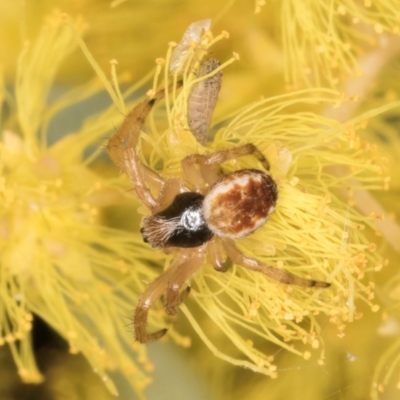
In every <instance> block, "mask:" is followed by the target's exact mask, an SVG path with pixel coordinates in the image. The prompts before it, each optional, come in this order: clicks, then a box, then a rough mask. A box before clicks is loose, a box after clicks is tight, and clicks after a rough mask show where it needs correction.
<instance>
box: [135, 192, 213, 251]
mask: <svg viewBox="0 0 400 400" xmlns="http://www.w3.org/2000/svg"><path fill="white" fill-rule="evenodd" d="M203 200H204V196H202V195H201V194H199V193H193V192H185V193H180V194H178V195H177V196H176V197H175V199H174V201H173V202H172V204H171V205H170V206H169V207H167V208H166V209H165V210H163V211H161V212H159V213H157V214H154V215H152V216H150V217H146V218H145V219H144V220H143V227H142V229H141V230H140V232H141V233H142V236H143V240H144V241H145V242H147V243H150V244H151V246H152V247H153V248H155V249H162V248H164V247H183V248H191V247H198V246H201V245H202V244H204V243H205V242H207V241H209V240H210V239H211V237H212V236H213V233H212V231H211V230H210V229H209V228H208V226H207V223H206V221H205V219H204V215H203V207H202V204H203Z"/></svg>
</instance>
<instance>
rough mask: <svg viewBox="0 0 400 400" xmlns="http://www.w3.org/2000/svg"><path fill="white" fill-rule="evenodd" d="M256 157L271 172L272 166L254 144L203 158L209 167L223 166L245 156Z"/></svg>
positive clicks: (216, 152)
mask: <svg viewBox="0 0 400 400" xmlns="http://www.w3.org/2000/svg"><path fill="white" fill-rule="evenodd" d="M249 155H252V156H254V157H255V158H256V159H257V160H258V161H259V162H260V163H261V164H262V166H263V167H264V168H265V169H266V170H267V171H269V169H270V165H269V162H268V160H267V159H266V158H265V157H264V155H263V154H262V153H261V151H260V150H259V149H258V148H257V147H256V146H255V145H254V144H252V143H247V144H245V145H243V146H237V147H233V148H231V149H227V150H221V151H215V152H214V153H211V154H207V155H204V156H202V157H203V158H204V162H205V163H206V164H207V165H212V164H221V163H223V162H225V161H228V160H232V159H234V158H238V157H243V156H249Z"/></svg>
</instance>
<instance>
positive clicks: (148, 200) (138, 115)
mask: <svg viewBox="0 0 400 400" xmlns="http://www.w3.org/2000/svg"><path fill="white" fill-rule="evenodd" d="M164 92H165V91H164V90H160V91H159V92H157V93H156V94H155V96H154V97H153V98H152V99H149V100H146V101H144V102H142V103H140V104H138V105H137V106H136V107H135V108H134V109H133V110H132V111H131V112H130V113H129V114H128V115H127V116H126V118H125V120H124V121H123V123H122V125H121V126H120V128H119V129H117V131H116V132H115V133H114V135H113V136H111V138H110V139H109V140H108V142H107V146H106V147H107V151H108V154H109V155H110V158H111V159H112V160H113V162H114V163H115V165H117V166H118V167H120V168H121V169H122V170H123V171H125V172H127V174H128V176H129V179H130V181H131V182H132V184H133V185H134V189H135V192H136V194H137V196H138V198H139V199H140V200H141V202H142V203H143V204H144V205H145V206H146V207H148V208H149V209H150V210H153V209H155V208H156V207H157V206H158V205H159V200H156V199H155V198H154V196H153V194H152V193H151V191H150V189H149V188H148V186H147V184H146V182H147V181H151V182H156V184H158V185H159V186H161V187H162V188H163V187H164V186H165V181H164V180H163V178H161V176H160V175H158V174H157V173H156V172H155V171H151V170H149V168H147V167H145V166H144V165H143V164H142V161H141V159H140V156H139V153H138V150H137V145H138V141H139V136H140V132H141V129H142V127H143V124H144V122H145V120H146V118H147V116H148V114H149V113H150V111H151V109H152V108H153V105H154V103H155V101H156V100H157V99H160V98H162V97H163V96H164Z"/></svg>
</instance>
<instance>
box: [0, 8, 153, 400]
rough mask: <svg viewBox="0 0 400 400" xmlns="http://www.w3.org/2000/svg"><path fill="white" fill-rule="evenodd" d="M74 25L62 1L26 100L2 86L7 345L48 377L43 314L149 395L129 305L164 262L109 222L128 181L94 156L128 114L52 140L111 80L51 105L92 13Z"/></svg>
mask: <svg viewBox="0 0 400 400" xmlns="http://www.w3.org/2000/svg"><path fill="white" fill-rule="evenodd" d="M69 24H70V26H67V25H66V17H65V16H64V15H62V14H60V13H59V12H55V13H53V14H52V15H50V16H49V17H48V18H47V20H46V22H45V24H44V25H43V28H42V30H41V32H40V34H39V36H38V38H37V39H36V41H35V42H34V43H25V46H24V49H23V51H22V53H21V55H20V57H19V60H18V70H17V76H16V81H15V104H14V103H13V99H12V96H11V94H10V93H9V92H7V91H6V89H5V86H4V85H3V86H2V91H1V93H2V99H3V109H4V107H6V109H7V107H8V110H9V113H8V114H7V113H6V115H5V116H4V117H3V120H2V127H1V142H0V196H1V203H0V210H1V211H0V270H1V280H0V285H1V288H0V296H1V307H2V312H1V316H0V326H1V336H0V344H2V345H4V344H7V345H8V346H9V347H10V349H11V352H12V355H13V358H14V361H15V363H16V365H17V368H18V373H19V375H20V377H21V379H22V380H23V381H24V382H27V383H38V382H41V381H42V380H43V376H42V375H41V373H40V372H39V370H38V368H37V365H36V362H35V357H34V354H33V349H32V339H31V331H32V323H34V321H33V320H34V315H37V316H39V317H40V318H42V319H43V320H44V321H45V322H46V323H47V324H48V325H49V326H51V327H52V328H53V329H54V330H55V331H56V332H58V334H59V335H61V336H62V337H63V338H64V339H65V340H66V341H67V342H68V345H69V351H70V352H71V353H72V354H76V353H82V354H83V355H84V356H85V357H86V358H87V360H88V362H89V363H90V364H91V366H92V368H93V369H94V370H95V371H96V372H97V373H98V374H99V376H100V377H101V379H102V380H103V381H104V382H105V384H106V385H107V387H108V388H109V389H110V391H111V392H112V393H114V394H116V393H117V390H116V388H115V386H114V384H113V382H112V380H111V379H110V378H109V376H108V374H109V371H113V370H115V369H118V370H119V371H121V372H122V373H123V374H124V375H125V376H126V378H127V379H128V381H129V383H130V385H131V386H132V388H133V389H134V390H136V391H137V392H138V394H139V395H140V396H141V394H140V393H141V390H142V389H143V387H144V386H145V385H146V384H147V383H148V382H149V377H148V376H147V374H146V373H145V372H144V371H145V370H147V371H149V370H151V368H152V367H151V364H150V363H149V361H148V360H147V358H146V355H145V352H144V351H145V350H144V349H143V348H141V347H138V346H133V348H132V346H131V344H132V337H131V334H130V333H129V331H127V329H126V320H125V317H124V316H126V317H128V316H129V315H130V313H131V310H132V308H133V305H134V304H136V302H137V295H138V293H140V291H141V290H143V286H144V282H143V281H148V280H150V279H152V278H154V272H152V271H151V269H150V268H149V266H148V265H147V263H144V262H143V259H145V258H146V255H145V253H146V251H147V249H146V247H145V245H144V244H143V242H142V240H140V239H139V237H138V235H136V236H134V237H130V236H129V235H126V234H125V233H124V232H122V231H119V230H116V229H113V228H110V227H107V226H106V225H105V224H104V223H103V222H102V217H101V210H102V208H104V207H105V206H109V205H112V204H117V203H121V200H122V199H123V198H124V194H123V191H124V190H125V186H123V187H122V185H121V182H120V180H119V178H118V177H112V178H107V176H105V177H104V176H103V175H104V174H100V173H98V172H96V171H95V170H94V169H93V168H91V166H90V164H91V163H92V161H93V160H94V159H95V158H96V157H97V156H98V155H99V153H100V152H101V151H102V148H101V147H99V143H100V140H101V138H102V137H104V135H105V133H108V132H110V129H112V127H113V122H115V121H116V120H117V121H118V120H119V119H121V116H120V115H119V114H118V113H117V112H116V111H115V110H114V109H109V110H106V111H105V112H103V113H101V114H100V115H98V116H97V118H95V120H92V121H91V122H86V123H85V124H83V126H82V127H81V128H79V129H78V130H77V131H76V132H74V133H72V132H70V133H68V134H67V135H66V136H65V137H63V138H62V139H59V140H58V141H56V142H55V143H54V144H51V145H49V144H48V143H47V141H48V139H49V138H48V135H49V126H51V124H52V123H56V121H57V119H56V115H57V113H59V112H61V111H65V110H66V109H68V108H69V107H70V106H72V105H74V104H78V103H79V102H82V101H84V100H86V99H88V98H90V97H91V96H93V95H95V94H96V93H98V92H99V91H101V90H102V85H101V84H100V83H99V82H98V81H97V80H96V81H91V82H88V83H86V84H84V85H82V86H80V87H79V88H75V89H73V90H71V91H69V92H66V93H65V94H64V95H62V96H61V97H60V98H58V99H57V100H56V101H55V102H54V103H53V104H49V101H48V96H49V92H50V90H51V85H52V83H53V79H54V76H55V73H56V71H57V69H58V68H59V66H60V65H61V64H62V63H63V62H64V60H65V58H66V57H67V56H68V55H69V54H70V53H71V52H72V51H73V50H74V49H75V48H76V47H77V42H76V40H75V38H74V35H73V32H76V33H79V32H82V31H83V29H84V26H85V24H84V22H83V21H82V20H81V19H77V20H76V21H74V22H69ZM60 128H61V127H59V126H56V127H55V128H54V129H55V130H56V131H59V130H61V129H60ZM93 146H95V147H93ZM143 252H145V253H143ZM141 260H142V261H141ZM153 260H155V261H156V260H157V256H155V257H153ZM129 348H131V350H129ZM135 354H136V357H135ZM135 359H136V360H137V361H135Z"/></svg>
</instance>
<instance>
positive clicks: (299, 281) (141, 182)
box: [107, 90, 330, 343]
mask: <svg viewBox="0 0 400 400" xmlns="http://www.w3.org/2000/svg"><path fill="white" fill-rule="evenodd" d="M163 95H164V90H162V91H159V92H158V93H157V94H156V95H155V96H154V98H152V99H150V100H146V101H144V102H142V103H140V104H139V105H137V106H136V107H135V108H134V109H133V110H132V111H131V112H130V113H129V114H128V115H127V117H126V118H125V120H124V122H123V123H122V125H121V127H120V128H119V129H118V130H117V131H116V132H115V133H114V135H113V136H112V137H111V138H110V139H109V141H108V143H107V151H108V153H109V155H110V157H111V159H112V160H113V161H114V163H115V164H116V165H117V166H118V167H120V168H121V169H122V170H124V171H125V172H126V173H127V174H128V176H129V178H130V181H131V183H132V184H133V186H134V190H135V192H136V195H137V197H138V198H139V200H140V201H141V202H142V203H143V204H144V205H145V206H146V207H147V208H148V209H149V210H150V211H151V215H150V216H147V217H145V218H144V219H143V222H142V228H141V234H142V237H143V240H144V241H145V242H147V243H149V244H150V245H151V246H152V247H153V248H154V249H163V250H164V251H165V252H166V253H170V252H171V251H174V252H175V258H174V260H173V262H172V263H171V265H170V267H169V268H168V269H167V270H166V271H164V272H163V273H162V274H161V275H160V276H159V277H158V278H156V279H155V280H154V281H153V282H151V283H150V284H149V285H148V286H147V288H146V289H145V291H144V293H143V294H142V295H141V297H140V298H139V302H138V305H137V307H136V310H135V312H134V318H133V320H134V321H133V322H134V332H135V338H136V340H137V341H139V342H140V343H146V342H149V341H153V340H157V339H159V338H161V337H162V336H164V335H165V333H166V332H167V329H162V330H159V331H157V332H153V333H148V332H147V329H146V325H147V316H148V312H149V310H150V308H151V307H152V305H153V304H154V303H155V301H156V300H158V299H159V298H160V297H161V296H162V295H164V306H165V311H166V313H167V314H168V315H175V314H176V312H177V308H178V307H179V305H180V304H181V302H182V301H183V300H184V299H185V298H186V297H187V295H188V294H189V291H190V287H189V286H187V287H186V288H184V286H185V284H186V282H187V281H188V280H189V279H190V277H192V276H193V275H194V274H195V273H196V272H197V271H199V270H200V269H201V267H202V266H203V265H204V264H205V262H206V259H207V257H208V259H209V260H210V262H211V264H212V266H213V267H214V269H215V270H216V271H219V272H226V271H227V270H228V269H229V268H230V267H231V266H232V264H233V263H234V264H237V265H240V266H241V267H244V268H247V269H249V270H251V271H256V272H260V273H262V274H264V275H266V276H268V277H269V278H271V279H273V280H275V281H278V282H281V283H285V284H289V285H298V286H303V287H313V286H314V287H319V288H326V287H328V286H330V284H329V283H326V282H321V281H316V280H311V279H305V278H300V277H298V276H296V275H293V274H291V273H289V272H287V271H284V270H281V269H277V268H275V267H272V266H269V265H266V264H264V263H262V262H260V261H258V260H257V259H255V258H251V257H248V256H246V255H244V254H243V253H242V252H241V251H240V250H239V249H238V248H237V247H236V245H235V240H236V239H239V238H242V237H245V236H247V235H249V234H251V233H252V232H254V231H255V230H257V229H258V228H259V227H261V226H262V225H263V224H264V223H265V222H266V220H267V219H268V217H269V216H270V215H271V213H272V212H273V211H274V209H275V205H276V202H277V199H278V189H277V185H276V183H275V181H274V180H273V179H272V177H271V175H270V174H269V173H268V171H269V169H270V166H269V163H268V161H267V160H266V158H265V157H264V156H263V154H262V153H261V152H260V150H259V149H258V148H257V147H256V146H254V145H253V144H251V143H248V144H245V145H242V146H237V147H234V148H231V149H227V150H222V151H215V152H213V153H210V154H207V155H200V154H192V155H189V156H187V157H186V158H184V159H183V160H182V161H181V165H182V170H183V172H184V174H185V175H186V178H187V181H188V182H190V185H186V184H185V183H184V182H183V181H182V180H181V179H179V178H169V179H165V178H163V177H161V176H160V175H159V174H158V173H157V172H155V171H153V170H151V169H150V168H148V167H146V166H145V165H144V164H143V163H142V162H141V158H140V156H139V153H138V149H137V143H138V139H139V136H140V131H141V128H142V126H143V124H144V122H145V119H146V117H147V115H148V114H149V112H150V110H151V108H152V107H153V105H154V103H155V101H156V100H157V99H159V98H162V97H163ZM243 156H253V157H255V158H256V159H257V161H258V162H259V164H260V166H261V167H262V168H263V169H264V171H262V170H261V169H260V170H258V169H241V170H238V171H234V172H231V173H227V174H224V173H223V171H222V168H221V164H222V163H224V162H225V161H228V160H232V159H236V158H238V157H243ZM196 166H197V167H196ZM148 184H149V185H148ZM151 185H157V186H158V187H159V193H160V194H159V196H158V197H157V198H156V197H155V196H154V195H153V193H152V192H151V191H150V189H149V186H151Z"/></svg>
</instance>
